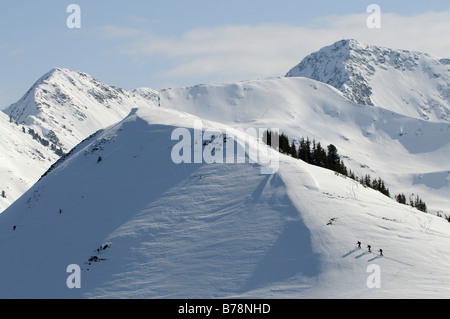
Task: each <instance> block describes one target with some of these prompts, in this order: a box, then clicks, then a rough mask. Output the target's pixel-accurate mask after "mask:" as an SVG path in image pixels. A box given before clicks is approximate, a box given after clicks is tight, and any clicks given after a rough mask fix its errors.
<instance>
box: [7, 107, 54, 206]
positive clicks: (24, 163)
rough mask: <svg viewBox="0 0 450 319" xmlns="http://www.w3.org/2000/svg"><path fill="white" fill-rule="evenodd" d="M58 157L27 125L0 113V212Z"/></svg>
mask: <svg viewBox="0 0 450 319" xmlns="http://www.w3.org/2000/svg"><path fill="white" fill-rule="evenodd" d="M57 158H58V155H57V154H56V153H55V152H54V151H52V150H51V148H49V147H46V146H44V145H42V144H41V143H40V142H39V141H38V140H37V139H35V138H33V136H32V135H31V134H29V132H28V131H27V128H25V127H24V126H21V125H16V124H15V123H12V122H10V119H9V118H8V116H7V115H6V114H4V113H2V112H0V213H1V212H2V211H3V210H4V209H5V208H7V207H8V206H9V205H10V204H11V203H13V202H14V201H15V200H16V199H17V198H19V197H20V196H21V195H22V194H23V193H24V192H25V191H26V190H27V189H28V188H29V187H31V186H32V185H33V184H34V183H35V182H36V180H37V179H38V178H39V176H41V174H42V173H43V172H44V171H45V170H46V169H47V168H48V167H49V166H50V165H51V164H52V163H53V162H54V161H56V159H57Z"/></svg>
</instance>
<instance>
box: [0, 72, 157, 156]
mask: <svg viewBox="0 0 450 319" xmlns="http://www.w3.org/2000/svg"><path fill="white" fill-rule="evenodd" d="M146 93H147V96H146V97H145V98H144V97H142V96H141V95H140V94H139V92H138V91H136V92H129V91H127V90H124V89H120V88H115V87H111V86H108V85H106V84H104V83H101V82H99V81H98V80H96V79H94V78H93V77H92V76H90V75H89V74H86V73H84V72H75V71H71V70H68V69H63V68H54V69H53V70H51V71H50V72H48V73H46V74H45V75H44V76H42V77H41V78H40V79H39V80H38V81H37V82H36V83H35V84H34V85H33V86H32V87H31V88H30V89H29V90H28V91H27V93H26V94H25V95H24V96H23V97H22V98H21V99H20V100H19V101H18V102H16V103H14V104H12V105H10V106H9V107H8V108H7V109H6V110H5V113H6V114H8V115H10V116H12V117H13V119H14V121H15V122H16V123H18V124H25V125H27V126H28V127H30V128H32V129H34V130H35V131H36V132H38V133H39V134H40V135H41V136H42V137H43V138H46V139H47V140H49V141H50V142H52V143H54V144H55V145H56V146H58V147H62V149H63V150H64V151H65V152H68V151H70V150H71V149H72V147H74V146H75V145H77V144H78V143H79V142H80V141H81V140H83V139H84V138H86V137H87V136H89V135H90V134H92V133H94V132H95V131H97V130H98V129H100V128H104V127H106V126H109V125H112V124H114V123H117V122H118V121H120V120H122V119H123V118H124V117H125V116H126V115H127V114H128V113H129V112H130V110H131V109H132V108H133V107H136V106H138V105H140V106H143V105H152V104H153V103H155V101H156V100H152V98H153V97H155V99H156V93H155V94H153V96H152V95H151V92H148V90H147V91H146Z"/></svg>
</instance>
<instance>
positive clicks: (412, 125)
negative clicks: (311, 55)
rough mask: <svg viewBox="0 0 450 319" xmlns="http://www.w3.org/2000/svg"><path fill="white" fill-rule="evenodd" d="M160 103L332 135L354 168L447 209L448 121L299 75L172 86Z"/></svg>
mask: <svg viewBox="0 0 450 319" xmlns="http://www.w3.org/2000/svg"><path fill="white" fill-rule="evenodd" d="M160 104H161V107H163V108H169V109H176V110H180V111H184V112H187V113H191V114H194V115H197V116H199V117H201V118H205V119H208V120H213V121H217V122H221V123H226V124H228V125H231V126H233V127H242V128H247V127H262V128H279V129H280V131H281V132H284V133H286V134H288V136H290V137H291V138H295V139H300V138H301V137H302V136H303V137H305V138H306V137H309V138H310V139H311V140H313V139H316V140H317V141H320V142H321V143H322V145H324V146H325V145H328V144H330V143H332V144H334V145H336V146H337V148H338V150H339V153H340V154H341V155H342V156H343V159H344V162H345V165H346V166H347V167H349V168H350V169H352V170H353V171H354V172H356V173H357V176H363V175H364V174H370V175H371V176H372V177H382V179H383V180H385V181H386V182H387V185H388V187H389V188H390V190H391V195H392V196H394V195H396V194H398V193H400V192H404V193H405V194H406V195H407V196H409V195H410V194H413V193H414V194H419V195H420V197H421V198H423V199H424V200H425V202H426V204H427V206H428V207H429V208H430V211H431V212H434V213H435V212H436V211H437V210H443V211H444V212H445V213H446V214H450V198H449V196H448V194H449V192H450V175H449V174H448V172H450V161H449V160H448V158H449V156H450V126H449V124H447V123H438V122H430V121H425V120H421V119H416V118H411V117H407V116H404V115H401V114H398V113H394V112H393V111H388V110H386V109H384V108H380V107H373V106H363V105H359V104H355V103H353V102H351V101H349V100H348V99H346V98H345V97H344V96H343V94H342V93H341V92H339V91H338V90H336V89H334V88H332V87H331V86H329V85H326V84H324V83H320V82H317V81H314V80H311V79H307V78H300V77H292V78H290V77H288V78H273V79H265V80H256V81H245V82H237V83H230V84H204V85H197V86H193V87H186V88H174V89H167V90H162V91H161V92H160Z"/></svg>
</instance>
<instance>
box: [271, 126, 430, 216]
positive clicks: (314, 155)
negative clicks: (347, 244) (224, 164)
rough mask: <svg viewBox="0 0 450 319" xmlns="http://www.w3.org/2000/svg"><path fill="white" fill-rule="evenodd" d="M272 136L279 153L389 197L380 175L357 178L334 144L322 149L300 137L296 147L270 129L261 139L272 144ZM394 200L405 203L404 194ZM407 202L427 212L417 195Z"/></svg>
mask: <svg viewBox="0 0 450 319" xmlns="http://www.w3.org/2000/svg"><path fill="white" fill-rule="evenodd" d="M273 138H275V139H277V138H278V141H279V151H280V152H281V153H283V154H288V155H290V156H292V157H294V158H298V159H301V160H302V161H304V162H306V163H309V164H312V165H316V166H320V167H323V168H327V169H330V170H333V171H335V172H336V173H339V174H342V175H344V176H346V177H349V178H352V179H354V180H355V181H358V182H359V183H361V184H362V185H363V186H365V187H370V188H373V189H375V190H377V191H379V192H380V193H382V194H384V195H386V196H387V197H391V196H390V193H389V188H388V187H386V185H385V183H384V181H383V180H382V179H381V178H380V177H378V178H374V179H372V177H371V176H370V174H366V175H364V176H363V177H359V178H358V176H356V175H355V173H354V172H352V170H350V169H347V167H346V166H345V165H344V162H343V160H342V159H341V157H340V155H339V153H338V150H337V148H336V146H334V145H333V144H330V145H328V146H327V147H326V149H324V148H323V147H322V145H321V143H320V142H316V140H313V141H311V140H310V139H309V138H306V139H305V138H304V137H302V138H301V139H300V145H299V147H298V148H297V146H296V145H295V142H294V141H292V142H289V137H288V136H287V135H286V134H284V133H281V135H280V134H278V133H276V132H271V131H266V132H265V133H264V138H263V139H264V142H265V143H266V144H268V145H272V139H273ZM395 200H396V201H397V202H399V203H402V204H406V197H405V194H399V195H396V196H395ZM409 204H410V205H411V206H412V207H415V208H417V209H419V210H421V211H423V212H427V205H426V204H425V202H424V201H423V200H422V199H421V198H420V197H419V196H418V195H417V196H416V198H415V200H414V201H413V200H411V199H410V202H409Z"/></svg>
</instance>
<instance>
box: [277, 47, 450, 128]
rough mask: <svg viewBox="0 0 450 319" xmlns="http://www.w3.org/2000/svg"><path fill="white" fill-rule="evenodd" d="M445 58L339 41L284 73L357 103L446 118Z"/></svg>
mask: <svg viewBox="0 0 450 319" xmlns="http://www.w3.org/2000/svg"><path fill="white" fill-rule="evenodd" d="M448 61H449V59H440V58H437V57H433V56H431V55H429V54H426V53H421V52H417V51H409V50H396V49H390V48H385V47H381V46H375V45H367V44H364V43H361V42H359V41H357V40H354V39H345V40H340V41H338V42H336V43H334V44H332V45H330V46H326V47H323V48H322V49H320V50H319V51H317V52H314V53H312V54H310V55H309V56H307V57H305V58H304V59H303V60H302V61H301V62H300V64H298V65H297V66H295V67H294V68H292V69H291V70H290V71H289V72H288V73H287V74H286V77H298V76H300V77H307V78H311V79H314V80H316V81H320V82H324V83H327V84H329V85H331V86H333V87H335V88H336V89H338V90H340V91H341V92H342V93H343V94H344V96H345V97H347V98H348V99H350V100H351V101H353V102H355V103H358V104H361V105H371V106H380V107H383V108H387V109H390V110H393V111H395V112H398V113H400V114H404V115H407V116H411V117H415V118H420V119H424V120H432V121H438V122H449V121H450V70H449V68H448Z"/></svg>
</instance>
